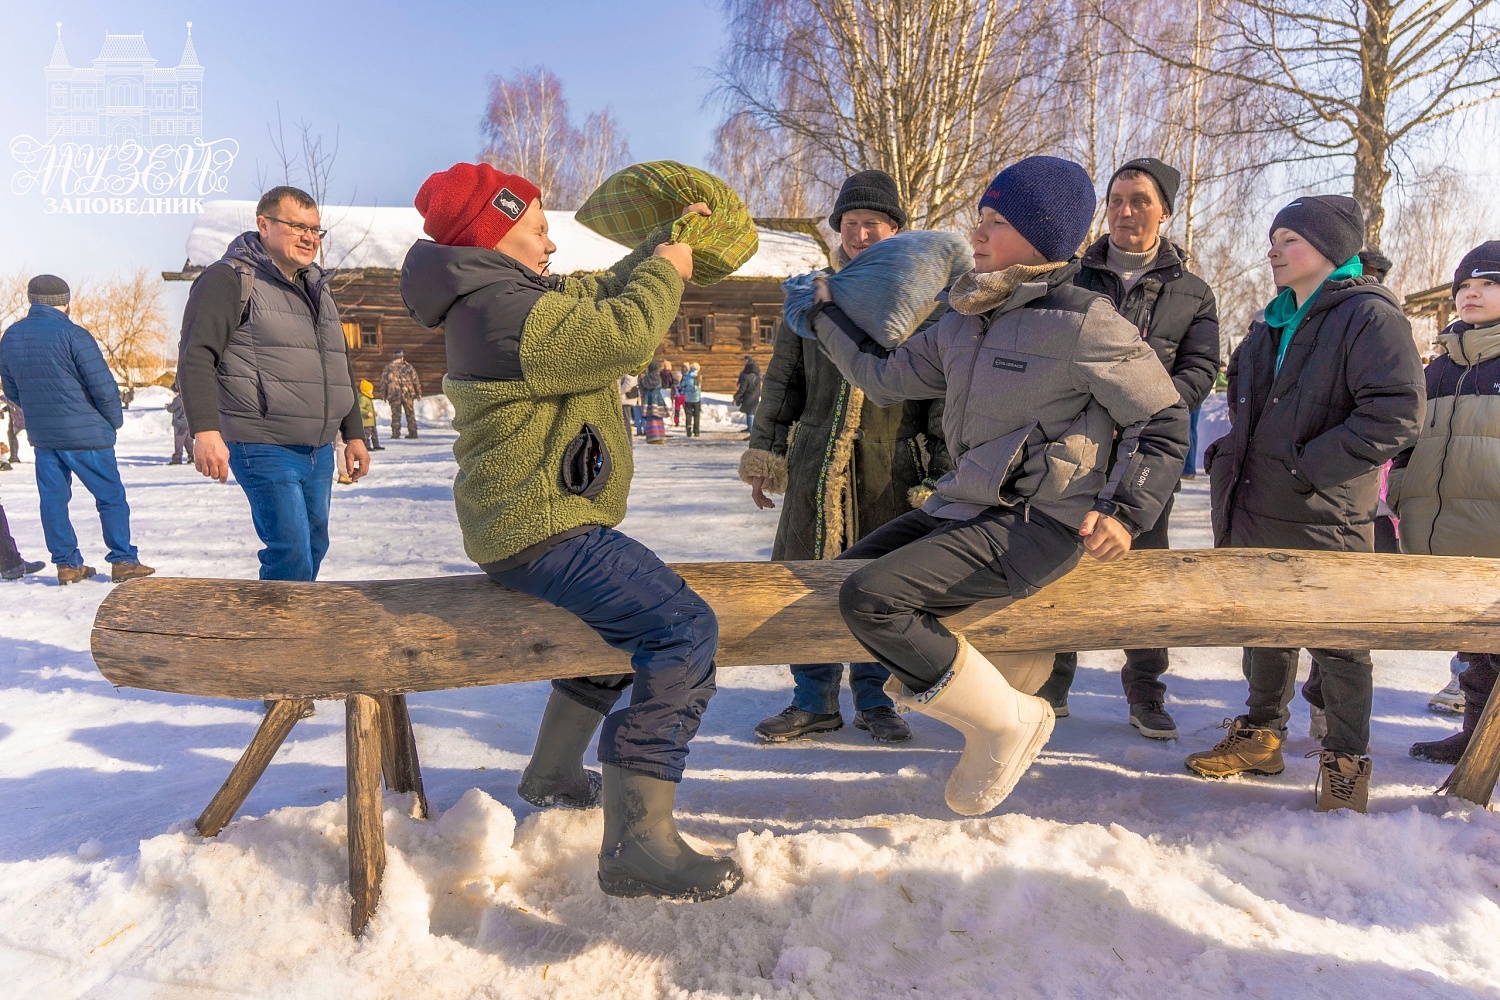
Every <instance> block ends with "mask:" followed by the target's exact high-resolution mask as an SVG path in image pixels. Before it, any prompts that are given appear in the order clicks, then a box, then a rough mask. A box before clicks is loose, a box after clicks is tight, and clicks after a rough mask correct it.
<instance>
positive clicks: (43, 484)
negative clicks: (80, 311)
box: [0, 274, 156, 586]
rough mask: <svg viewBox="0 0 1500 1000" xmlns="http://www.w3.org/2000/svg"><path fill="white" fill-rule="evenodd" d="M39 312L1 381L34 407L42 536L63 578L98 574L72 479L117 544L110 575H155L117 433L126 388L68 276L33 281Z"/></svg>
mask: <svg viewBox="0 0 1500 1000" xmlns="http://www.w3.org/2000/svg"><path fill="white" fill-rule="evenodd" d="M26 296H27V298H28V299H29V300H30V301H31V310H30V311H29V312H28V313H27V314H26V316H25V317H24V318H23V319H20V320H18V321H16V322H15V323H13V324H12V325H11V326H10V328H9V329H8V330H6V331H5V336H4V337H0V385H3V386H4V389H5V395H6V397H7V398H8V399H10V400H11V401H12V402H13V403H20V404H21V405H22V406H24V407H25V408H26V411H27V413H26V417H27V423H26V436H27V438H28V439H29V440H30V442H31V447H32V452H33V459H34V461H35V463H36V466H35V467H36V486H37V493H38V494H40V499H41V508H42V534H43V536H44V537H45V538H46V539H47V549H48V550H49V552H50V553H51V556H52V562H53V564H54V565H55V566H56V567H57V582H58V584H59V585H64V586H65V585H67V584H70V583H76V582H78V581H79V580H86V579H88V578H89V577H91V576H93V575H94V568H93V567H92V566H88V565H86V564H85V563H84V561H83V554H82V553H81V552H79V551H78V536H77V534H75V533H74V531H73V523H72V521H70V520H69V518H68V501H69V500H70V499H72V496H73V477H74V476H77V477H78V481H79V482H80V483H82V484H83V487H84V489H86V490H88V491H89V492H90V493H91V494H93V496H94V506H95V508H96V509H97V510H98V511H99V526H100V528H101V529H102V530H103V532H104V543H105V544H106V545H108V546H109V555H107V556H106V557H105V558H106V559H108V560H109V564H110V579H111V580H112V581H113V582H115V583H119V582H121V581H123V580H131V579H135V578H136V577H141V576H150V575H151V574H152V573H154V572H156V571H155V570H154V569H152V568H151V567H150V566H147V565H145V564H143V563H142V562H141V561H140V557H139V555H138V553H137V552H136V547H135V546H134V545H133V544H131V541H130V504H129V502H128V501H127V500H126V498H125V484H124V483H123V482H121V480H120V467H119V464H118V463H117V462H116V461H115V431H117V430H118V429H119V428H120V427H121V426H123V425H124V423H125V415H124V413H123V411H122V408H121V406H120V388H119V386H117V385H116V384H115V379H114V376H113V375H111V374H110V371H109V365H107V364H105V362H104V354H103V353H102V352H101V351H100V350H99V344H98V342H97V341H95V340H94V338H93V337H92V336H91V335H90V334H89V332H88V331H87V330H85V329H84V328H83V327H81V326H78V325H77V324H76V323H73V322H71V321H70V320H69V319H68V303H69V301H70V300H71V298H72V292H71V290H70V289H69V288H68V283H67V282H66V281H63V279H61V278H59V277H57V276H56V275H51V274H40V275H37V276H36V277H35V278H32V279H31V281H30V283H28V285H27V286H26Z"/></svg>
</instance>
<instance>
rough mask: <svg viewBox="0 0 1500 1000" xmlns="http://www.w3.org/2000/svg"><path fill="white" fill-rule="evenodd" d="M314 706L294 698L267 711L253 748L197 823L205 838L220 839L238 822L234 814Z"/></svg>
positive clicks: (251, 747) (235, 768)
mask: <svg viewBox="0 0 1500 1000" xmlns="http://www.w3.org/2000/svg"><path fill="white" fill-rule="evenodd" d="M311 707H312V703H311V702H309V701H306V700H298V699H293V700H291V701H277V702H273V703H272V704H271V707H270V708H268V709H267V710H266V715H265V718H263V719H261V720H260V728H258V729H257V730H256V731H255V736H254V738H252V739H251V740H250V745H249V746H248V747H246V748H245V752H244V753H243V754H241V755H240V759H239V760H238V761H236V762H235V765H234V768H233V769H232V770H230V772H229V777H228V778H225V779H224V784H223V785H222V786H220V788H219V791H218V792H217V793H216V794H215V795H214V797H213V801H212V802H210V803H209V804H208V808H206V809H204V810H203V814H202V815H201V816H199V817H198V822H197V824H195V825H196V826H197V828H198V833H199V834H200V835H201V836H204V837H216V836H218V835H219V831H220V830H222V829H224V827H226V826H227V825H229V821H230V820H232V819H234V814H235V813H237V812H239V810H240V806H242V805H244V804H245V799H246V798H248V797H249V795H250V791H251V789H253V788H254V787H255V783H256V782H257V781H259V780H260V776H261V775H263V774H265V773H266V767H267V766H269V765H270V763H271V759H272V758H273V757H275V756H276V751H277V750H279V749H281V744H282V742H283V741H285V740H286V738H287V734H289V733H290V732H291V731H292V727H293V726H295V725H296V724H297V720H298V719H300V718H302V716H303V713H304V712H306V711H307V709H309V708H311Z"/></svg>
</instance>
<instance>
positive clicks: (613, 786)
mask: <svg viewBox="0 0 1500 1000" xmlns="http://www.w3.org/2000/svg"><path fill="white" fill-rule="evenodd" d="M676 797H677V784H676V783H675V782H671V781H663V780H662V779H661V778H653V777H651V776H650V775H647V774H641V773H640V772H639V771H627V770H625V769H624V768H620V767H615V766H613V765H611V764H605V765H604V843H603V845H602V846H601V848H600V850H599V888H601V889H603V890H604V892H605V893H606V894H607V895H610V896H627V897H628V896H655V897H656V898H658V899H676V900H682V901H684V902H691V903H698V902H702V901H703V900H707V899H718V898H719V897H721V896H727V895H729V894H730V893H732V892H734V891H735V890H736V889H738V888H739V887H740V886H741V885H742V884H743V883H744V881H745V873H744V872H743V871H741V870H740V866H739V865H738V864H736V863H735V861H734V859H733V858H715V857H710V856H709V855H706V854H699V853H698V852H697V851H695V850H693V849H692V848H691V847H689V846H688V845H687V842H686V841H685V840H683V839H682V837H681V836H680V835H679V834H678V833H677V823H676V821H675V820H674V819H673V818H672V804H673V801H674V800H675V799H676Z"/></svg>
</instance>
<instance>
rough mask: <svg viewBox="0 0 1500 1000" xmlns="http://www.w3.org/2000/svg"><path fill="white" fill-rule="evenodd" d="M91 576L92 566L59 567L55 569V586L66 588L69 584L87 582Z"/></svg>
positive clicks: (92, 573) (92, 572)
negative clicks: (80, 581)
mask: <svg viewBox="0 0 1500 1000" xmlns="http://www.w3.org/2000/svg"><path fill="white" fill-rule="evenodd" d="M93 575H94V567H92V566H59V567H57V585H58V586H59V587H66V586H67V585H68V584H70V583H77V582H78V581H79V580H87V579H88V578H89V577H91V576H93Z"/></svg>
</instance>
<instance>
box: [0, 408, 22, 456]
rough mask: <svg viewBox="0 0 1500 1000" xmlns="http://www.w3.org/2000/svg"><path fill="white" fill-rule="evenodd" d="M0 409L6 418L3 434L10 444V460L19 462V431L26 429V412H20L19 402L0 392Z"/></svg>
mask: <svg viewBox="0 0 1500 1000" xmlns="http://www.w3.org/2000/svg"><path fill="white" fill-rule="evenodd" d="M0 411H3V412H4V413H5V416H6V417H7V418H8V419H7V420H6V426H5V436H6V440H7V443H8V444H9V445H10V460H11V461H12V462H19V461H20V460H21V432H22V431H24V430H25V429H26V414H24V413H22V412H21V407H20V404H18V403H17V402H16V401H15V400H13V399H9V398H7V397H6V395H5V394H4V393H3V392H0Z"/></svg>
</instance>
